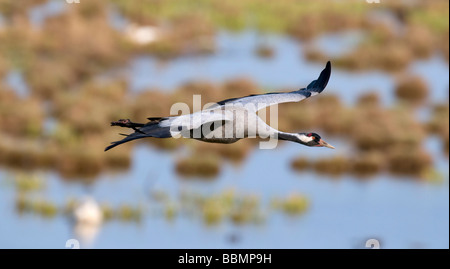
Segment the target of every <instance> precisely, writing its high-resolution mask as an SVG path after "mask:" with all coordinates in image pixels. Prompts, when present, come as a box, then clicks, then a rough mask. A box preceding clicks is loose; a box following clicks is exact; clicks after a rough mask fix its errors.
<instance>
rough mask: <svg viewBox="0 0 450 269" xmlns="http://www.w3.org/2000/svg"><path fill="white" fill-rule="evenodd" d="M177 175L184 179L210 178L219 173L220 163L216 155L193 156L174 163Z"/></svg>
mask: <svg viewBox="0 0 450 269" xmlns="http://www.w3.org/2000/svg"><path fill="white" fill-rule="evenodd" d="M176 171H177V173H178V174H180V175H183V176H186V177H198V176H200V177H202V178H212V177H214V176H216V175H218V174H219V172H220V162H219V159H218V158H217V156H216V155H212V154H205V155H203V154H202V155H200V154H197V155H193V156H190V157H188V158H184V159H180V160H178V161H177V163H176Z"/></svg>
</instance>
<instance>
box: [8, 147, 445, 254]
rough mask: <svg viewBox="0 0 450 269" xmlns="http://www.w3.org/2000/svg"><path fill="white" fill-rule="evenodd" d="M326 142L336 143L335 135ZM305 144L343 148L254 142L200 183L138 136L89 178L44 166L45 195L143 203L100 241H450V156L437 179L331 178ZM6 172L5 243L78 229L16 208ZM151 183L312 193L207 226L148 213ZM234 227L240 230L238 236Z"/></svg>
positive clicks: (392, 244)
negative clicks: (289, 211)
mask: <svg viewBox="0 0 450 269" xmlns="http://www.w3.org/2000/svg"><path fill="white" fill-rule="evenodd" d="M330 142H332V143H334V144H336V145H340V142H339V141H333V140H331V141H330ZM199 143H200V142H199ZM430 143H431V145H430V146H429V148H430V149H431V150H438V151H440V147H439V141H438V140H437V139H434V140H431V141H430ZM344 148H345V146H344ZM433 153H436V154H437V155H440V153H438V152H433ZM309 154H311V155H313V157H318V156H320V155H330V154H340V152H339V151H331V150H327V149H311V148H305V147H302V146H299V145H292V144H288V143H285V144H284V145H280V147H279V148H278V149H276V150H256V151H255V152H253V153H252V154H251V156H250V158H248V159H247V160H246V161H244V164H243V165H242V166H240V167H233V166H230V165H225V166H224V169H223V171H222V173H221V174H220V176H219V177H218V178H217V179H216V180H214V181H213V182H211V183H199V182H196V181H189V180H186V179H182V178H180V177H179V176H178V175H176V174H175V173H174V169H173V165H174V164H173V160H174V158H175V157H176V155H177V153H176V152H175V153H167V152H160V151H157V150H155V149H153V148H151V147H149V146H144V145H141V146H139V147H135V150H134V151H133V164H132V168H131V169H130V170H129V171H128V172H125V173H122V174H117V175H112V174H105V175H102V176H100V177H99V179H98V180H97V181H95V183H93V184H92V185H90V186H88V187H85V186H82V185H80V184H74V183H72V184H70V183H64V182H62V181H61V180H59V179H58V177H57V175H55V174H52V173H50V174H46V176H47V178H48V182H47V188H46V190H45V197H46V198H47V199H49V200H52V201H55V202H56V203H59V204H63V202H64V201H65V199H66V198H67V197H81V196H83V195H85V194H87V193H89V194H90V195H92V196H93V197H95V198H96V199H97V200H98V201H99V202H105V201H108V202H109V203H111V204H112V205H120V204H121V203H128V204H133V205H144V208H147V209H146V210H144V219H143V220H142V221H141V222H140V223H122V222H119V221H111V222H107V223H105V224H104V225H103V226H102V227H101V228H100V229H99V231H98V234H97V237H96V238H95V240H94V242H93V244H92V245H91V246H90V247H94V248H122V247H123V248H234V247H236V248H363V247H364V244H365V242H366V240H368V239H370V238H374V239H377V240H379V241H380V244H381V247H382V248H448V245H449V241H448V240H449V239H448V238H449V229H448V220H449V203H448V201H449V189H448V172H445V171H448V162H440V163H439V164H438V165H437V167H438V168H439V170H440V171H442V172H443V173H445V174H446V180H445V181H444V182H443V183H439V184H433V183H427V182H419V181H414V180H408V179H398V178H392V177H390V176H389V175H385V174H382V175H378V176H375V177H373V178H371V179H369V180H364V181H361V180H358V179H357V178H354V177H352V176H344V177H341V178H330V177H328V176H319V175H317V174H314V173H310V172H304V173H297V172H294V171H292V170H291V169H290V167H289V164H290V161H291V160H292V159H293V158H294V157H297V156H299V155H304V156H308V155H309ZM441 157H442V156H441ZM0 175H1V174H0ZM2 178H3V180H2V181H1V182H2V183H3V184H1V186H2V187H1V188H0V193H1V196H0V197H2V203H1V207H2V210H1V212H2V220H3V221H2V225H1V228H0V238H2V240H1V241H0V247H30V248H41V247H44V248H47V247H51V248H63V247H64V244H65V242H66V240H67V239H69V238H73V237H74V232H73V230H72V226H71V224H70V222H69V220H68V219H67V218H66V217H63V216H61V215H59V216H57V217H56V218H54V219H50V220H46V219H42V218H39V217H35V216H33V215H22V216H18V215H17V213H16V212H15V211H14V204H13V201H14V199H13V198H14V193H15V191H14V190H13V188H12V186H10V185H9V184H8V183H7V182H8V180H7V179H6V178H5V175H4V174H3V175H2ZM154 189H157V190H162V191H164V192H166V193H168V195H169V196H170V197H171V199H176V197H177V196H178V195H179V194H180V193H181V192H183V191H186V190H195V191H198V192H206V193H210V194H213V193H220V192H221V191H223V190H225V189H234V190H235V191H236V192H238V193H247V194H248V193H252V194H257V195H259V196H260V197H261V202H262V204H267V202H268V201H269V200H270V198H273V197H285V196H287V195H289V194H291V193H294V192H295V193H302V194H304V195H306V196H307V197H308V198H309V199H310V202H311V206H310V208H309V209H308V211H307V212H306V213H305V214H304V215H301V216H299V217H289V216H287V215H285V214H282V213H280V212H270V211H269V213H267V217H266V221H265V222H264V223H262V224H261V225H243V226H236V225H233V224H230V223H228V222H224V223H221V224H219V225H218V226H212V227H210V226H206V225H205V224H203V223H202V221H201V219H199V218H186V217H184V216H178V217H176V218H175V219H174V220H173V221H167V220H165V218H164V217H163V216H160V215H154V214H151V211H150V210H149V209H148V207H149V206H150V205H151V203H152V201H151V200H150V198H149V194H150V193H151V191H152V190H154ZM265 208H268V207H267V206H266V207H265ZM231 235H237V236H238V237H239V238H240V239H239V240H238V241H237V242H236V243H233V242H231V241H230V240H229V237H230V236H231ZM82 246H83V245H82Z"/></svg>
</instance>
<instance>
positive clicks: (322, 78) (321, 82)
mask: <svg viewBox="0 0 450 269" xmlns="http://www.w3.org/2000/svg"><path fill="white" fill-rule="evenodd" d="M330 76H331V62H330V61H328V62H327V64H326V66H325V68H324V69H323V70H322V72H320V75H319V78H318V79H316V80H314V81H312V82H311V83H310V84H309V85H308V87H307V89H308V90H310V91H315V92H319V93H320V92H322V91H323V90H324V89H325V87H326V86H327V84H328V81H329V80H330Z"/></svg>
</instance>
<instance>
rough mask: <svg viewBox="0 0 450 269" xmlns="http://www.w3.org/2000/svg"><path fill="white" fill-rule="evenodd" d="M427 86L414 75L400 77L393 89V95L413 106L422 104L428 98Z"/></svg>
mask: <svg viewBox="0 0 450 269" xmlns="http://www.w3.org/2000/svg"><path fill="white" fill-rule="evenodd" d="M428 92H429V89H428V86H427V84H426V83H425V81H424V80H423V79H422V78H421V77H419V76H414V75H406V76H404V77H401V78H400V79H399V80H398V82H397V85H396V87H395V95H396V96H397V98H399V99H400V100H404V101H407V102H410V103H413V104H417V103H420V102H423V101H424V100H425V99H426V98H427V96H428Z"/></svg>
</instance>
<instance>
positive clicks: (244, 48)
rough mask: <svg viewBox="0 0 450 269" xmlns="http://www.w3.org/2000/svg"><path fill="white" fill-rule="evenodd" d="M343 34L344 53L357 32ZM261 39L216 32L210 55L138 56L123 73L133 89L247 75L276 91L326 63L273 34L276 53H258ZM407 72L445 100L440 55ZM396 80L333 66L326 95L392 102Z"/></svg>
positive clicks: (301, 82) (433, 97) (297, 84)
mask: <svg viewBox="0 0 450 269" xmlns="http://www.w3.org/2000/svg"><path fill="white" fill-rule="evenodd" d="M345 36H346V37H348V38H342V41H340V42H337V43H336V44H334V47H335V49H334V50H336V51H343V50H345V46H346V44H347V43H352V42H355V41H354V40H355V39H358V38H357V36H358V34H357V33H352V32H350V33H348V34H346V35H345ZM261 38H262V37H261V36H259V35H258V34H257V32H255V31H243V32H241V33H230V32H226V31H220V32H219V33H218V34H217V36H216V44H217V45H218V50H217V53H216V54H214V55H212V56H187V57H181V58H177V59H174V60H172V61H169V62H165V63H161V62H160V61H159V60H157V59H155V58H152V57H150V56H139V57H137V58H135V59H134V60H132V61H131V63H130V64H129V66H128V67H127V68H126V70H125V73H126V74H127V75H128V77H129V82H130V88H131V90H132V91H142V90H146V89H149V88H152V87H155V88H158V89H162V90H173V89H176V88H177V87H178V86H180V85H182V84H183V83H185V82H188V81H192V80H207V81H211V82H217V83H222V82H224V81H226V80H229V79H234V78H237V77H248V78H250V79H252V80H254V81H256V82H257V83H258V85H260V86H261V87H262V88H263V90H265V91H277V90H282V89H298V88H301V87H305V86H306V85H308V84H309V82H311V81H312V80H314V79H316V78H317V76H318V74H319V73H320V71H321V70H322V69H323V68H324V66H325V63H311V62H308V61H307V60H306V59H305V58H304V56H303V53H302V48H303V47H302V45H301V44H300V43H299V42H297V41H296V40H294V39H291V38H289V37H286V36H280V35H275V34H273V35H265V36H264V40H268V41H266V42H268V43H270V44H271V45H272V47H273V49H274V51H275V56H274V57H272V58H260V57H257V56H256V55H255V49H256V48H257V46H258V44H259V42H260V41H259V40H261ZM336 38H337V37H336V36H335V35H325V36H324V37H323V38H319V40H318V41H317V42H319V43H320V44H323V43H324V42H325V41H327V40H335V39H336ZM347 39H350V41H348V40H347ZM322 46H324V45H322ZM328 46H330V45H327V46H325V47H328ZM408 70H409V72H412V73H417V74H419V75H420V76H421V77H423V78H424V79H425V80H426V81H427V82H428V85H429V87H430V98H429V99H430V101H431V102H438V101H441V100H443V99H445V98H447V99H448V85H449V77H448V72H449V68H448V64H447V63H446V62H445V60H443V59H442V58H441V57H438V56H437V55H436V56H434V57H431V58H430V59H428V60H423V61H416V62H414V63H413V64H412V65H411V66H410V67H409V68H408ZM395 81H396V77H395V75H393V74H388V73H385V72H382V71H377V70H374V71H360V72H353V71H352V72H350V71H346V70H342V69H337V68H333V71H332V75H331V79H330V82H329V84H328V86H327V89H326V93H330V94H336V95H338V96H339V97H340V98H341V99H342V101H343V102H344V103H346V104H353V103H355V101H356V100H357V99H358V97H359V96H360V95H362V94H364V93H367V92H377V93H378V94H379V95H380V97H381V101H382V102H383V104H386V105H392V104H394V103H395V100H396V99H395V94H394V90H395Z"/></svg>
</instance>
